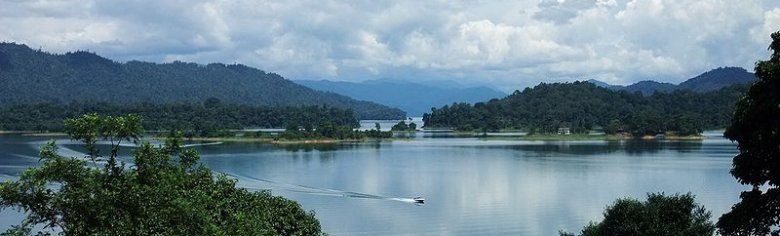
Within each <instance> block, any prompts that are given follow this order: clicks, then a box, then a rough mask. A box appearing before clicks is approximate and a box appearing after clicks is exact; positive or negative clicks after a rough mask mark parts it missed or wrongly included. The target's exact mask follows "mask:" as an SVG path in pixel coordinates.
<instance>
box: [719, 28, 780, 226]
mask: <svg viewBox="0 0 780 236" xmlns="http://www.w3.org/2000/svg"><path fill="white" fill-rule="evenodd" d="M769 49H770V50H772V56H771V58H770V59H769V60H768V61H759V62H758V63H756V76H757V77H758V81H756V83H755V84H753V86H752V87H750V90H749V91H748V92H747V95H746V96H745V97H743V98H742V99H740V100H739V102H737V104H736V111H735V112H734V117H733V119H732V123H731V126H729V127H728V128H727V129H726V133H725V136H726V137H727V138H729V139H731V140H732V141H737V143H738V148H739V154H737V156H735V157H734V164H733V168H732V169H731V174H732V175H734V177H736V178H737V180H738V181H739V182H740V183H741V184H746V185H752V186H753V188H752V190H750V191H745V192H742V194H740V198H741V201H740V202H739V203H737V204H736V205H734V206H733V207H732V208H731V211H730V212H728V213H726V214H724V215H723V216H721V217H720V219H719V220H718V232H719V233H720V234H722V235H767V234H770V233H771V234H772V235H780V229H779V227H780V32H775V33H773V34H772V43H771V44H770V45H769ZM762 189H763V190H762Z"/></svg>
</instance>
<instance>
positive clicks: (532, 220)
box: [0, 137, 743, 235]
mask: <svg viewBox="0 0 780 236" xmlns="http://www.w3.org/2000/svg"><path fill="white" fill-rule="evenodd" d="M40 141H42V140H34V139H32V140H31V139H8V138H4V137H0V155H1V156H0V171H1V172H0V173H6V174H10V175H14V174H18V172H19V170H18V169H14V168H13V166H14V165H16V166H30V165H35V164H36V163H37V159H36V158H34V157H35V156H36V154H37V148H36V147H35V146H34V145H32V144H30V143H31V142H40ZM63 146H66V147H67V148H68V149H71V150H74V151H76V152H78V151H81V149H79V147H78V146H72V145H71V144H63ZM195 148H197V149H198V150H199V151H200V152H201V156H202V159H201V161H202V162H203V163H204V164H205V165H207V166H209V167H211V168H212V169H213V170H215V171H217V172H221V173H225V174H227V175H229V176H233V177H234V178H237V179H238V180H239V185H240V186H242V187H246V188H248V189H256V190H260V189H269V190H271V191H272V192H273V193H274V194H279V195H282V196H285V197H288V198H291V199H293V200H296V201H298V202H300V203H301V204H302V206H304V208H306V209H307V210H314V211H316V212H317V216H318V218H319V219H320V220H321V222H322V224H323V228H324V229H325V231H326V232H328V233H330V234H332V235H361V234H365V235H398V234H411V235H426V234H430V235H555V234H556V233H557V231H558V230H559V229H565V230H569V231H575V230H577V229H579V228H581V227H582V226H584V225H585V224H587V223H588V222H589V221H591V220H598V219H599V218H600V217H601V212H602V211H603V210H604V206H606V205H608V204H610V203H611V202H612V201H614V200H615V199H616V198H618V197H626V196H630V197H637V198H641V197H644V195H645V194H646V193H647V192H667V193H674V192H682V193H685V192H692V193H693V194H695V195H696V196H697V200H698V201H699V202H701V203H703V204H704V205H705V207H707V208H708V209H709V210H712V211H713V216H714V217H717V216H719V215H720V214H722V213H723V212H724V211H726V210H727V209H728V208H729V207H730V206H731V204H732V203H734V202H736V201H737V200H738V199H737V198H738V194H739V192H740V191H741V190H742V189H743V187H742V186H740V185H738V184H737V183H736V181H735V180H734V179H733V178H732V177H731V176H730V175H729V174H728V170H729V168H730V166H731V157H732V156H733V155H734V154H735V153H736V150H735V145H734V144H732V143H731V142H729V141H727V140H723V139H705V140H700V141H668V140H667V141H640V140H630V141H568V142H543V141H512V140H488V141H485V140H480V139H477V138H442V139H438V138H431V139H428V138H424V139H419V138H418V139H409V140H396V141H392V142H370V143H343V144H327V145H314V146H310V145H273V144H253V143H225V144H221V145H211V146H198V147H195ZM126 158H127V157H126ZM418 195H419V196H423V197H425V198H426V204H425V205H424V206H417V205H414V204H410V202H408V201H409V199H411V198H412V197H414V196H418ZM3 214H6V213H3ZM0 219H6V218H3V216H2V215H0ZM0 227H2V225H0Z"/></svg>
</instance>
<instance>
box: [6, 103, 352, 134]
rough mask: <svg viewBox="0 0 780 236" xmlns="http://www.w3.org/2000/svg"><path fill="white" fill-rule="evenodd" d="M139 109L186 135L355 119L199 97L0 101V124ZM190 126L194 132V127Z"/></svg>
mask: <svg viewBox="0 0 780 236" xmlns="http://www.w3.org/2000/svg"><path fill="white" fill-rule="evenodd" d="M88 113H98V114H102V115H114V116H117V115H125V114H137V115H140V116H142V117H144V122H143V126H144V128H145V129H146V130H172V129H178V130H185V131H189V132H190V136H205V137H207V136H214V135H219V133H221V132H222V131H224V130H228V129H242V128H246V127H255V128H283V127H287V126H288V125H290V124H295V125H300V126H307V127H318V126H319V125H320V124H328V125H331V126H334V127H347V128H350V129H351V128H354V127H357V126H358V125H359V123H358V120H357V119H356V118H355V115H354V114H353V112H352V111H351V110H348V109H341V108H336V107H331V106H326V105H322V106H286V107H275V106H274V107H271V106H250V105H241V104H229V103H222V102H221V101H219V100H218V99H215V98H209V99H207V100H206V101H205V102H203V103H172V104H152V103H130V104H112V103H79V102H72V103H69V104H67V105H59V104H56V103H36V104H18V105H11V106H6V107H0V130H17V131H50V132H56V131H62V130H63V128H64V126H63V125H64V124H63V123H62V120H64V119H66V118H73V117H77V116H80V115H83V114H88ZM193 132H194V133H193Z"/></svg>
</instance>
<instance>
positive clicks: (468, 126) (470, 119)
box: [423, 82, 746, 135]
mask: <svg viewBox="0 0 780 236" xmlns="http://www.w3.org/2000/svg"><path fill="white" fill-rule="evenodd" d="M745 88H746V85H734V86H731V87H726V88H723V89H721V90H717V91H712V92H707V93H695V92H692V91H687V90H677V91H673V92H670V93H655V94H653V95H652V96H643V95H641V94H640V93H628V92H625V91H612V90H609V89H605V88H600V87H597V86H595V85H593V84H591V83H588V82H574V83H555V84H539V85H537V86H536V87H534V88H527V89H525V90H523V91H522V92H521V91H515V92H514V93H513V94H512V95H509V96H507V97H505V98H502V99H493V100H490V101H488V102H484V103H481V102H480V103H475V104H474V105H473V106H472V105H470V104H467V103H454V104H452V105H448V106H444V107H441V108H432V109H431V112H430V113H426V114H424V115H423V121H424V122H425V127H432V128H454V129H456V130H458V131H472V130H475V129H476V130H482V131H488V130H492V131H497V130H500V129H523V130H527V131H528V132H529V133H556V132H557V131H558V128H570V129H571V132H572V133H587V132H588V131H590V130H593V129H594V128H595V127H603V128H604V131H605V132H606V133H609V134H614V133H617V132H619V131H625V132H630V133H632V134H634V135H655V134H658V133H664V132H667V131H676V132H677V133H678V134H685V135H695V134H698V133H700V132H701V131H702V130H703V129H707V128H722V127H725V126H726V124H728V121H729V119H730V116H731V111H732V109H731V107H732V106H733V104H734V102H735V101H736V100H737V98H738V97H739V96H742V94H743V92H744V91H745Z"/></svg>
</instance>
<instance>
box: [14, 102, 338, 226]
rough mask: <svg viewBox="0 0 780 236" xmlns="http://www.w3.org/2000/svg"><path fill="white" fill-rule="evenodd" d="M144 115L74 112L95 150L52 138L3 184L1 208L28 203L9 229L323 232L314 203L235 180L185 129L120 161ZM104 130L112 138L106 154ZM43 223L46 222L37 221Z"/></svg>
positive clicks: (73, 129) (74, 127) (77, 127)
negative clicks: (61, 148) (185, 145)
mask: <svg viewBox="0 0 780 236" xmlns="http://www.w3.org/2000/svg"><path fill="white" fill-rule="evenodd" d="M141 124H142V121H141V119H140V117H138V116H134V115H128V116H117V117H112V116H98V115H84V116H81V117H79V118H75V119H69V120H68V121H66V125H65V128H66V131H67V133H68V134H69V135H70V136H71V138H72V139H75V140H79V141H82V142H84V143H85V146H86V149H87V153H88V156H86V157H64V156H61V155H59V154H58V153H57V145H56V144H55V143H54V142H50V143H48V144H46V145H44V146H43V147H42V149H41V152H40V158H41V162H42V164H41V166H39V167H35V168H30V169H28V170H26V171H25V172H24V173H22V175H21V177H20V178H19V180H17V181H6V182H3V183H1V184H0V208H14V209H20V210H22V211H23V212H25V214H27V215H26V217H25V219H24V220H23V221H22V222H21V223H20V224H19V225H15V226H13V227H12V228H10V229H8V230H7V231H6V232H5V234H7V235H30V234H33V233H37V234H38V235H50V234H53V233H54V234H56V233H60V234H64V235H322V234H323V233H322V232H321V228H320V224H319V221H318V220H317V219H316V218H315V217H314V213H312V212H306V211H304V210H303V209H302V208H301V206H300V205H299V204H298V203H296V202H294V201H291V200H287V199H284V198H282V197H277V196H273V195H271V193H270V192H268V191H259V192H250V191H248V190H246V189H242V188H237V187H236V180H233V179H229V178H228V177H226V176H224V175H214V174H213V173H212V172H211V170H209V169H208V168H206V167H205V166H202V165H199V164H197V162H198V159H199V155H198V153H197V152H196V151H195V150H193V149H182V148H180V144H181V139H180V137H181V136H180V133H179V134H178V135H175V136H174V137H172V138H171V139H168V140H167V141H166V142H165V145H164V146H162V147H154V146H152V145H151V144H149V143H143V144H142V145H141V147H139V148H137V149H136V150H135V151H134V154H133V157H134V158H133V165H126V164H125V163H122V162H119V160H118V159H117V153H118V152H119V148H120V146H121V145H120V143H121V142H123V141H125V142H138V141H139V137H140V135H141V134H142V133H143V127H142V125H141ZM98 140H108V141H110V142H111V146H110V151H109V153H108V154H107V156H106V157H107V158H106V159H105V163H103V162H101V161H100V160H101V159H103V158H102V157H103V155H106V154H104V153H100V151H99V150H98V148H97V146H96V143H97V141H98ZM40 226H42V227H43V228H42V231H41V232H33V231H34V230H33V228H35V231H38V229H39V228H37V227H40Z"/></svg>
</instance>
